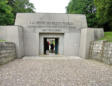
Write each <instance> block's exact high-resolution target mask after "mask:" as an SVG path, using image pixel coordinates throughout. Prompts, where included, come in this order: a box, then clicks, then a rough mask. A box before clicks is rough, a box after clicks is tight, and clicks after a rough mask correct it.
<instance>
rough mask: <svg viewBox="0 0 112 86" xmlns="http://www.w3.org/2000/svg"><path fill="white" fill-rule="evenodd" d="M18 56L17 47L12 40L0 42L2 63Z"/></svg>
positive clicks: (0, 60)
mask: <svg viewBox="0 0 112 86" xmlns="http://www.w3.org/2000/svg"><path fill="white" fill-rule="evenodd" d="M15 58H16V47H15V44H14V43H11V42H0V65H1V64H5V63H7V62H10V61H11V60H14V59H15Z"/></svg>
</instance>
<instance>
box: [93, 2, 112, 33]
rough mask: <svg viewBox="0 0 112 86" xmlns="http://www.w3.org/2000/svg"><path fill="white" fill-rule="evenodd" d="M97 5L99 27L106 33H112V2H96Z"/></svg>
mask: <svg viewBox="0 0 112 86" xmlns="http://www.w3.org/2000/svg"><path fill="white" fill-rule="evenodd" d="M94 1H95V5H96V9H97V12H96V17H97V18H98V25H99V27H104V28H105V31H112V0H94Z"/></svg>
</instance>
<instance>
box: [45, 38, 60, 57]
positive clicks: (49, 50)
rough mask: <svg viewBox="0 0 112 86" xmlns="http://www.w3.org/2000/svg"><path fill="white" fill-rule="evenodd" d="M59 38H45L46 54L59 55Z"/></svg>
mask: <svg viewBox="0 0 112 86" xmlns="http://www.w3.org/2000/svg"><path fill="white" fill-rule="evenodd" d="M58 41H59V38H44V41H43V42H44V54H45V55H50V54H52V55H57V54H58V45H59V44H58Z"/></svg>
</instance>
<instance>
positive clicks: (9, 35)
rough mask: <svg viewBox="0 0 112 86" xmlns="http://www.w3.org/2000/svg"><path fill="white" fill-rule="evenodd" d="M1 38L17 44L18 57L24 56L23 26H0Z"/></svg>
mask: <svg viewBox="0 0 112 86" xmlns="http://www.w3.org/2000/svg"><path fill="white" fill-rule="evenodd" d="M0 40H6V41H8V42H13V43H15V44H16V52H17V58H22V57H23V56H24V47H23V28H22V27H20V26H0Z"/></svg>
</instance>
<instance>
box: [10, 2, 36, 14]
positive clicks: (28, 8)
mask: <svg viewBox="0 0 112 86" xmlns="http://www.w3.org/2000/svg"><path fill="white" fill-rule="evenodd" d="M9 5H10V6H11V7H12V8H13V13H14V15H16V13H32V12H34V5H33V4H32V3H30V2H29V0H9Z"/></svg>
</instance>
